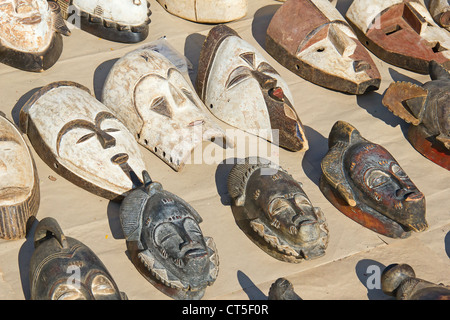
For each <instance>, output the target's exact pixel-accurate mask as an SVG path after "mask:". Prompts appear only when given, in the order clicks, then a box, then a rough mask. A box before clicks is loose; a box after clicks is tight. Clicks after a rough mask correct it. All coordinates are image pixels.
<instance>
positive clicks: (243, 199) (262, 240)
mask: <svg viewBox="0 0 450 320" xmlns="http://www.w3.org/2000/svg"><path fill="white" fill-rule="evenodd" d="M228 193H229V195H230V196H231V198H232V203H233V205H232V209H233V214H234V216H235V219H236V222H237V223H238V225H239V227H240V228H241V229H242V230H243V231H244V233H245V234H246V235H247V236H248V237H249V238H250V239H251V240H252V241H253V242H254V243H255V244H256V245H258V246H259V247H260V248H261V249H262V250H264V251H265V252H266V253H268V254H269V255H271V256H272V257H274V258H276V259H278V260H281V261H286V262H292V263H299V262H301V261H303V260H310V259H314V258H317V257H320V256H322V255H324V254H325V249H326V248H327V245H328V230H327V225H326V222H325V217H324V215H323V213H322V210H321V209H320V208H317V207H314V206H313V205H312V204H311V202H310V200H309V198H308V197H307V195H306V194H305V192H304V191H303V189H302V187H301V184H300V183H299V182H297V181H295V180H294V179H293V178H292V176H291V175H289V174H288V173H287V172H286V171H284V170H283V169H282V168H280V167H279V166H277V165H275V164H273V163H271V162H268V161H267V160H264V159H261V158H247V159H246V160H245V162H244V163H237V164H236V165H235V166H234V167H233V169H232V170H231V172H230V175H229V177H228Z"/></svg>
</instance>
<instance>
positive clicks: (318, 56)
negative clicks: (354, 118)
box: [266, 0, 381, 94]
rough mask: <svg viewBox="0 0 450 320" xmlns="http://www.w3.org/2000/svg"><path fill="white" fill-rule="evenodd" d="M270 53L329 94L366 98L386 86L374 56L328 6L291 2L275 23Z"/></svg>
mask: <svg viewBox="0 0 450 320" xmlns="http://www.w3.org/2000/svg"><path fill="white" fill-rule="evenodd" d="M266 50H267V52H269V53H270V54H271V55H272V57H274V58H275V59H276V60H277V61H278V62H279V63H280V64H282V65H283V66H285V67H286V68H287V69H289V70H291V71H292V72H294V73H295V74H297V75H299V76H300V77H302V78H304V79H306V80H308V81H311V82H313V83H315V84H317V85H320V86H323V87H326V88H329V89H333V90H337V91H341V92H346V93H350V94H364V93H366V92H368V91H371V90H377V89H378V88H379V86H380V82H381V76H380V73H379V71H378V69H377V67H376V65H375V63H374V62H373V60H372V58H371V57H370V54H369V53H368V52H367V50H366V49H365V48H364V46H363V45H362V44H361V43H360V42H359V41H358V39H357V37H356V35H355V34H354V32H353V30H352V28H351V27H350V26H349V25H348V24H347V22H346V21H345V19H344V18H343V17H342V15H341V14H340V13H339V11H337V9H336V8H335V7H334V6H333V5H332V4H331V3H330V2H328V1H324V0H289V1H286V2H285V3H284V4H283V5H282V6H281V7H280V8H279V9H278V10H277V12H276V13H275V15H274V16H273V18H272V20H271V22H270V24H269V27H268V29H267V36H266Z"/></svg>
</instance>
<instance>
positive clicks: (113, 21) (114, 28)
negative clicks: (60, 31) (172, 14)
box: [55, 0, 151, 43]
mask: <svg viewBox="0 0 450 320" xmlns="http://www.w3.org/2000/svg"><path fill="white" fill-rule="evenodd" d="M55 1H56V2H57V3H58V4H59V5H60V6H61V9H62V16H63V17H64V19H66V20H67V21H69V22H70V23H72V24H74V25H76V26H77V27H79V28H81V30H84V31H86V32H89V33H91V34H93V35H95V36H97V37H100V38H103V39H107V40H110V41H116V42H124V43H135V42H140V41H143V40H145V39H146V38H147V36H148V24H149V23H150V18H149V17H150V15H151V11H150V3H149V2H148V1H147V0H55Z"/></svg>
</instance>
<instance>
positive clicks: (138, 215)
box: [120, 172, 219, 299]
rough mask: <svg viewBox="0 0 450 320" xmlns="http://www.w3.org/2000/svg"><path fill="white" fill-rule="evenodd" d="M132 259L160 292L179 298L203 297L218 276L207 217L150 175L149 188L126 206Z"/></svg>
mask: <svg viewBox="0 0 450 320" xmlns="http://www.w3.org/2000/svg"><path fill="white" fill-rule="evenodd" d="M120 221H121V224H122V230H123V232H124V235H125V238H126V240H127V248H128V250H129V252H130V253H131V257H132V258H131V259H132V261H133V263H134V265H135V266H136V268H137V269H138V270H139V271H140V272H141V274H142V275H143V276H144V277H145V278H146V279H147V280H148V281H149V282H150V283H152V284H153V285H154V286H155V287H156V288H158V289H159V290H160V291H161V292H163V293H165V294H166V295H168V296H170V297H172V298H174V299H201V298H202V297H203V295H204V292H205V289H206V287H207V286H209V285H212V284H213V283H214V281H215V280H216V278H217V274H218V270H219V258H218V255H217V250H216V248H215V244H214V240H213V239H212V238H210V237H204V236H203V233H202V231H201V229H200V226H199V224H200V223H201V222H202V218H201V217H200V215H199V214H198V213H197V211H195V209H194V208H193V207H191V205H189V203H187V202H186V201H184V200H183V199H181V198H180V197H178V196H176V195H174V194H172V193H170V192H168V191H166V190H164V189H163V187H162V185H161V184H160V183H158V182H153V181H151V179H150V176H149V175H148V173H147V172H144V185H143V186H141V187H139V188H137V189H135V190H134V191H133V192H131V193H130V194H129V195H128V196H127V197H126V198H125V199H124V200H123V202H122V204H121V206H120Z"/></svg>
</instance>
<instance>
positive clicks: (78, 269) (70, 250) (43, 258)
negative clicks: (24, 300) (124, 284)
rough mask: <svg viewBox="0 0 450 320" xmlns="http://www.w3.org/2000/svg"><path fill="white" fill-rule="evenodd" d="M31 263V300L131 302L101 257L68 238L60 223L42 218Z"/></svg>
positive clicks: (37, 230)
mask: <svg viewBox="0 0 450 320" xmlns="http://www.w3.org/2000/svg"><path fill="white" fill-rule="evenodd" d="M34 247H35V250H34V252H33V255H32V257H31V260H30V292H31V296H30V298H31V300H127V299H128V298H127V295H126V294H125V293H123V292H120V291H119V288H118V287H117V284H116V283H115V282H114V279H113V278H112V276H111V274H110V273H109V272H108V270H107V269H106V267H105V265H104V264H103V263H102V261H101V260H100V259H99V257H98V256H97V255H96V254H95V253H94V252H93V251H92V250H91V249H89V248H88V247H87V246H86V245H85V244H83V243H81V242H80V241H78V240H76V239H74V238H71V237H66V236H65V235H64V233H63V231H62V229H61V227H60V226H59V224H58V222H57V221H56V220H55V219H54V218H51V217H47V218H44V219H42V220H41V221H40V222H39V224H38V226H37V227H36V231H35V234H34Z"/></svg>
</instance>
